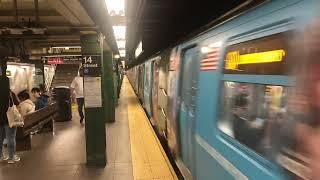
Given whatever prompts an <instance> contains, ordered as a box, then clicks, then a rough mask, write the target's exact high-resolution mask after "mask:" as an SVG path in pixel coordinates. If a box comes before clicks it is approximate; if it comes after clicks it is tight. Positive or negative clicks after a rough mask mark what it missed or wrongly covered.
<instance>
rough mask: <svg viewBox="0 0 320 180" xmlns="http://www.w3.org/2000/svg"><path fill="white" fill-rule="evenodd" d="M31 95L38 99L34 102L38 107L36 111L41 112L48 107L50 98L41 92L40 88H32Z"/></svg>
mask: <svg viewBox="0 0 320 180" xmlns="http://www.w3.org/2000/svg"><path fill="white" fill-rule="evenodd" d="M31 93H32V95H33V96H34V97H35V98H36V100H35V102H34V103H35V105H36V110H39V109H42V108H45V107H46V106H48V103H49V96H48V95H46V94H45V93H43V92H41V90H40V88H32V90H31Z"/></svg>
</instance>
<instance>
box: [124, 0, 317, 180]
mask: <svg viewBox="0 0 320 180" xmlns="http://www.w3.org/2000/svg"><path fill="white" fill-rule="evenodd" d="M318 7H319V6H318V2H317V1H315V0H271V1H264V2H263V3H261V4H260V5H259V6H256V7H251V8H249V9H248V8H245V5H242V6H240V7H238V8H236V9H235V10H233V11H231V12H230V13H228V14H227V15H225V16H223V17H222V18H221V19H219V20H218V21H216V23H212V25H211V27H209V28H206V29H205V30H203V31H202V32H201V33H197V34H194V35H193V36H192V37H191V38H188V39H187V40H185V41H183V42H180V43H179V44H177V45H176V46H175V47H173V48H171V49H167V50H165V51H163V52H161V53H158V54H156V55H154V56H153V57H151V58H150V59H148V60H147V61H146V62H145V63H143V64H140V65H139V66H135V67H133V68H131V69H129V70H127V75H128V78H129V80H130V82H131V84H132V85H133V87H134V89H135V91H136V93H137V94H138V97H139V98H140V100H141V102H142V103H143V106H144V108H145V110H146V112H147V114H148V116H149V117H150V120H151V123H152V124H153V126H154V127H155V129H156V131H157V133H158V135H159V136H160V137H161V139H163V140H164V142H165V143H166V144H167V145H168V147H169V149H170V153H171V154H172V156H173V157H174V159H175V161H176V164H177V165H178V167H179V169H180V170H181V172H182V174H183V175H184V176H185V178H187V179H188V178H193V179H199V180H208V179H218V180H229V179H240V180H246V179H259V180H272V179H317V178H319V176H318V177H316V178H314V177H312V174H311V173H314V172H312V169H315V168H314V167H313V165H312V160H311V159H312V156H310V153H307V151H306V150H304V149H303V148H301V147H303V142H307V141H309V139H308V138H303V137H302V136H303V135H302V134H306V133H307V132H308V130H307V128H310V129H311V127H310V125H311V126H313V129H314V128H316V127H317V126H319V123H317V118H318V116H317V113H319V112H317V107H320V105H319V106H317V105H316V103H310V101H316V100H317V99H313V98H312V97H315V98H317V96H316V93H317V92H316V91H313V90H314V89H316V88H317V87H316V86H314V85H308V84H312V83H315V82H317V76H320V73H317V72H320V71H319V70H318V69H320V68H318V69H317V67H318V66H314V69H313V71H312V72H313V73H314V74H313V75H311V76H310V77H309V76H308V77H304V76H301V77H300V75H302V74H308V73H310V71H308V67H310V64H308V62H307V59H308V58H307V57H309V55H310V54H308V53H317V52H319V49H320V46H319V45H320V44H319V43H317V42H316V41H317V39H319V38H320V36H318V37H311V38H309V41H310V40H313V41H312V42H310V43H313V45H318V47H317V46H315V47H310V46H311V44H310V43H309V44H304V43H308V42H304V40H307V39H306V38H304V35H306V29H307V30H309V33H307V34H309V36H310V35H312V33H311V32H312V30H317V31H319V29H312V28H311V29H310V28H307V27H309V26H308V25H309V24H310V23H311V22H312V21H313V20H314V19H317V17H316V16H317V14H316V13H317V11H318ZM244 9H245V10H244ZM314 27H318V26H314ZM317 48H319V49H317ZM310 49H316V50H315V51H313V52H311V51H310ZM319 54H320V53H318V55H319ZM312 57H313V60H318V59H317V58H318V57H316V56H312ZM309 59H310V57H309ZM311 66H312V65H311ZM297 74H298V76H296V75H297ZM319 79H320V77H319ZM296 85H298V86H296ZM297 87H299V88H297ZM305 88H307V89H308V90H310V92H309V94H308V93H306V92H305V90H306V89H305ZM318 89H319V88H318ZM299 92H300V94H299ZM301 94H302V95H301ZM313 104H315V105H313ZM319 104H320V103H319ZM298 106H299V107H298ZM305 109H307V110H305ZM302 126H306V127H302ZM299 133H300V134H299ZM300 135H301V136H300ZM304 137H311V136H307V135H305V136H304ZM318 137H320V136H318ZM310 140H311V139H310ZM318 144H319V143H318ZM315 147H316V146H315ZM318 147H319V146H318ZM317 151H320V149H319V148H318V149H317ZM319 153H320V152H318V154H319ZM319 157H320V156H319ZM318 171H320V168H319V169H318Z"/></svg>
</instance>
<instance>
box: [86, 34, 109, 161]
mask: <svg viewBox="0 0 320 180" xmlns="http://www.w3.org/2000/svg"><path fill="white" fill-rule="evenodd" d="M102 43H103V38H102V37H101V35H99V34H87V35H82V36H81V51H82V57H83V74H84V78H83V79H84V99H85V134H86V159H87V165H88V166H101V167H104V166H106V162H107V161H106V160H107V157H106V128H105V119H106V115H105V114H106V113H105V109H106V107H105V106H106V102H105V97H106V94H105V92H104V89H105V86H104V74H105V70H106V68H105V67H104V66H105V63H104V56H103V44H102Z"/></svg>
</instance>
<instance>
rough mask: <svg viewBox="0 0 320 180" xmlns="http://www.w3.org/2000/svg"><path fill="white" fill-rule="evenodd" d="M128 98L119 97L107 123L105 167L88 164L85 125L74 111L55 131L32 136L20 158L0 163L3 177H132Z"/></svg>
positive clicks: (68, 179)
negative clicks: (15, 162) (69, 118)
mask: <svg viewBox="0 0 320 180" xmlns="http://www.w3.org/2000/svg"><path fill="white" fill-rule="evenodd" d="M122 93H123V92H122ZM121 97H123V96H121ZM125 102H126V99H123V98H122V99H120V102H119V105H118V107H117V109H116V122H115V123H113V124H107V126H106V128H107V158H108V165H107V166H106V167H105V168H100V169H97V168H88V167H87V166H85V162H86V160H85V128H84V126H82V125H80V123H79V122H78V119H79V118H78V115H77V114H76V113H74V116H73V117H74V119H73V121H71V122H59V123H56V124H55V130H54V134H51V133H43V134H37V135H35V136H33V139H32V150H31V151H26V152H20V153H19V155H20V156H21V162H19V163H17V164H14V165H8V164H6V163H2V164H0V180H89V179H90V180H100V179H101V180H102V179H103V180H113V179H114V180H122V179H123V180H130V179H133V173H132V160H131V149H130V135H129V125H128V115H127V104H126V103H125Z"/></svg>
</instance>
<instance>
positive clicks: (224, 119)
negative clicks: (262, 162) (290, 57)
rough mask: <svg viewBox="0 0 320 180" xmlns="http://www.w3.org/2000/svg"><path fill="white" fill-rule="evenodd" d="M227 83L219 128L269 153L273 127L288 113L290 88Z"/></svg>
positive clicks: (222, 100) (249, 145)
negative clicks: (287, 105)
mask: <svg viewBox="0 0 320 180" xmlns="http://www.w3.org/2000/svg"><path fill="white" fill-rule="evenodd" d="M223 84H224V87H223V88H224V89H223V94H222V96H221V103H222V109H221V114H220V117H219V121H218V128H219V129H220V130H221V131H222V132H224V133H225V134H227V135H229V136H230V137H233V138H234V139H236V140H237V141H239V142H240V143H242V144H244V145H245V146H247V147H249V148H250V149H252V150H254V151H255V152H257V153H259V154H262V155H264V156H266V155H267V154H268V153H267V152H268V150H269V149H268V147H270V145H271V144H270V143H272V142H271V141H272V138H273V135H275V134H274V131H273V130H274V128H276V127H277V124H278V123H280V122H281V121H282V119H283V117H284V113H285V112H286V104H287V102H286V101H287V88H286V87H282V86H276V85H263V84H248V83H238V82H229V81H225V82H224V83H223ZM269 154H270V153H269Z"/></svg>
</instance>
